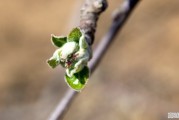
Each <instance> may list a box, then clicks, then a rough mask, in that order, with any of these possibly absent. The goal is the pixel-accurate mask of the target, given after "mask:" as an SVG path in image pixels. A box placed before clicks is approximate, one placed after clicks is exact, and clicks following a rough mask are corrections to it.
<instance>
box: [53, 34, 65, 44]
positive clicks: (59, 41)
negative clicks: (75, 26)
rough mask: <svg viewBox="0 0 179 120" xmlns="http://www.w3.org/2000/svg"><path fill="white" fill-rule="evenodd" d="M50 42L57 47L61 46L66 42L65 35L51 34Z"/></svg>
mask: <svg viewBox="0 0 179 120" xmlns="http://www.w3.org/2000/svg"><path fill="white" fill-rule="evenodd" d="M51 40H52V44H53V45H55V46H57V47H62V46H63V44H65V43H66V42H67V37H64V36H55V35H52V38H51Z"/></svg>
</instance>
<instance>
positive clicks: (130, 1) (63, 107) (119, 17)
mask: <svg viewBox="0 0 179 120" xmlns="http://www.w3.org/2000/svg"><path fill="white" fill-rule="evenodd" d="M92 1H93V2H94V1H95V0H92ZM139 1H140V0H126V1H124V3H123V4H122V6H121V7H120V8H119V9H118V10H116V11H115V13H114V14H113V22H112V25H111V27H110V29H109V31H108V32H107V34H106V35H105V36H104V37H103V38H102V40H101V43H99V45H98V47H97V49H96V50H95V52H94V55H93V58H92V60H91V61H90V64H89V68H90V70H91V74H92V73H93V72H94V70H95V69H96V67H97V66H98V65H99V62H100V61H101V59H102V57H103V56H104V54H105V53H106V51H107V50H108V48H109V46H110V45H111V43H112V41H113V40H114V38H115V37H116V35H117V33H118V32H119V30H120V29H121V28H122V26H123V25H124V23H125V22H126V20H127V18H128V16H129V15H130V13H131V12H132V11H133V9H134V7H135V6H136V5H137V3H138V2H139ZM87 2H89V1H88V0H87ZM87 5H89V4H87ZM91 5H92V4H91ZM96 15H99V14H96ZM97 18H98V17H97ZM97 18H95V20H97ZM82 19H83V18H82ZM85 20H87V19H85ZM82 21H83V20H82ZM83 25H87V26H86V28H85V27H81V28H82V29H83V28H84V30H87V31H88V30H89V29H88V27H90V26H89V24H83ZM94 27H96V23H95V26H94ZM91 30H93V35H94V32H95V30H94V29H93V28H91ZM88 33H90V32H89V31H88V32H86V34H87V36H88V38H89V40H93V38H94V36H92V35H91V33H90V34H88ZM92 42H93V41H88V43H89V44H92ZM77 95H78V92H76V91H73V90H71V89H69V90H68V91H67V93H66V94H65V96H64V97H63V99H62V100H61V102H60V103H59V104H58V106H57V108H56V109H55V111H54V112H53V113H52V115H51V116H50V119H49V120H62V119H63V117H64V115H65V114H66V112H67V110H68V109H69V107H70V105H71V103H72V102H73V100H74V98H75V97H76V96H77Z"/></svg>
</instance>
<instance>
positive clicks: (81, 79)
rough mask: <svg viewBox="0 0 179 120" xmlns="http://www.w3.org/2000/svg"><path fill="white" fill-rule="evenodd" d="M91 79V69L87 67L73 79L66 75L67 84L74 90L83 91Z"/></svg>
mask: <svg viewBox="0 0 179 120" xmlns="http://www.w3.org/2000/svg"><path fill="white" fill-rule="evenodd" d="M88 78H89V69H88V67H87V66H85V67H84V68H83V69H82V70H81V71H80V72H78V73H75V74H74V75H73V76H72V77H69V76H68V75H65V79H66V82H67V84H68V85H69V86H70V87H71V88H72V89H74V90H76V91H80V90H82V89H83V88H84V87H85V85H86V83H87V81H88Z"/></svg>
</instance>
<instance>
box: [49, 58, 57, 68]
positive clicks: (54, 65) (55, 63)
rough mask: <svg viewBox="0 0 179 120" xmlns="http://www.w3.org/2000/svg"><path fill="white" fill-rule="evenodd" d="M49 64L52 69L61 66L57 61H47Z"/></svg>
mask: <svg viewBox="0 0 179 120" xmlns="http://www.w3.org/2000/svg"><path fill="white" fill-rule="evenodd" d="M47 63H48V65H49V66H50V67H52V68H55V67H56V66H58V64H59V62H58V61H57V60H56V59H49V60H47Z"/></svg>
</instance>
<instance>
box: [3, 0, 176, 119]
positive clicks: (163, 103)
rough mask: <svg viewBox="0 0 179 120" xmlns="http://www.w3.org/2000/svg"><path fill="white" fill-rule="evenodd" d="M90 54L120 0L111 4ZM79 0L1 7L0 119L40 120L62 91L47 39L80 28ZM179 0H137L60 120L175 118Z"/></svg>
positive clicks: (33, 0) (26, 0)
mask: <svg viewBox="0 0 179 120" xmlns="http://www.w3.org/2000/svg"><path fill="white" fill-rule="evenodd" d="M108 2H109V7H108V9H107V10H106V11H105V13H103V14H102V16H101V17H100V19H99V21H98V28H97V32H96V39H95V43H94V45H93V48H95V47H96V46H97V44H98V43H99V41H100V39H101V37H102V36H103V35H104V34H105V33H106V31H107V29H108V28H109V26H110V24H111V14H112V11H113V10H114V9H115V8H117V7H119V5H120V4H121V3H122V0H109V1H108ZM82 3H83V0H78V1H75V0H73V1H72V0H13V1H12V0H0V56H1V60H0V61H1V62H0V67H1V69H0V120H46V119H47V118H48V117H49V115H50V113H51V112H52V111H53V110H54V108H55V107H56V105H57V104H58V102H59V100H60V99H61V98H62V97H63V95H64V93H65V91H66V90H67V89H68V86H67V85H66V83H65V81H64V79H63V75H64V69H62V68H61V67H58V68H57V69H54V70H53V69H51V68H50V67H48V65H47V64H46V60H47V59H48V58H49V57H51V55H52V54H53V52H54V50H55V49H56V48H55V47H54V46H53V45H52V44H51V42H50V35H51V34H52V33H53V34H55V35H67V34H68V32H69V31H70V30H71V29H72V28H73V27H76V26H78V25H79V16H80V8H81V5H82ZM178 5H179V0H157V1H152V0H143V1H141V2H140V4H139V5H138V6H137V8H136V9H135V11H134V13H133V14H132V16H131V17H130V19H129V20H128V22H127V24H126V25H125V27H124V29H122V31H121V32H120V34H119V35H118V37H117V38H116V40H115V42H114V43H113V44H112V46H111V47H110V49H109V51H108V52H107V54H106V55H105V57H104V59H103V61H102V62H101V63H100V65H99V67H98V68H97V69H96V71H95V72H94V74H93V75H92V76H91V78H90V80H89V82H88V85H87V86H86V88H85V89H84V90H83V91H82V92H81V93H80V94H79V96H78V97H77V98H76V99H75V101H74V103H73V104H72V107H71V109H70V110H69V111H68V113H67V115H66V116H65V120H119V119H120V120H144V119H145V120H164V119H166V120H167V119H168V118H167V116H168V112H179V87H178V86H179V7H178Z"/></svg>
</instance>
